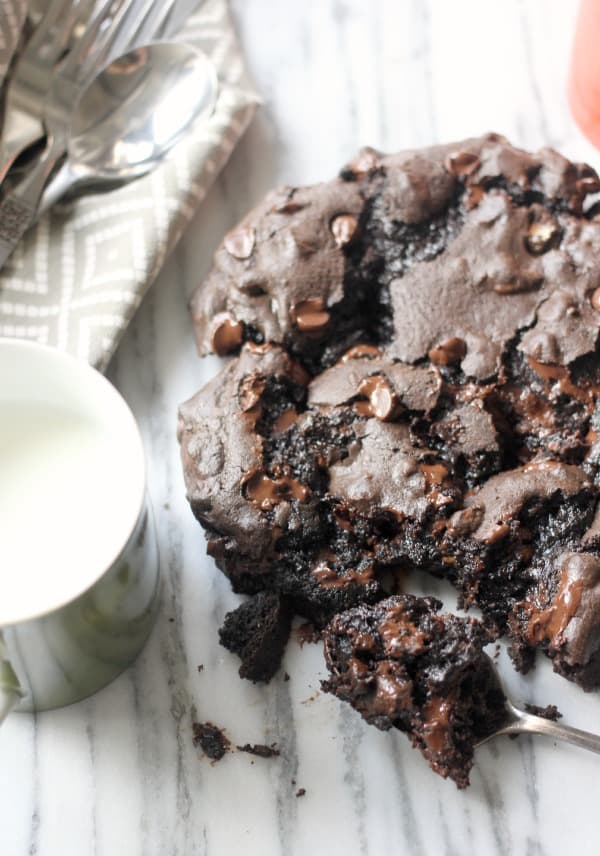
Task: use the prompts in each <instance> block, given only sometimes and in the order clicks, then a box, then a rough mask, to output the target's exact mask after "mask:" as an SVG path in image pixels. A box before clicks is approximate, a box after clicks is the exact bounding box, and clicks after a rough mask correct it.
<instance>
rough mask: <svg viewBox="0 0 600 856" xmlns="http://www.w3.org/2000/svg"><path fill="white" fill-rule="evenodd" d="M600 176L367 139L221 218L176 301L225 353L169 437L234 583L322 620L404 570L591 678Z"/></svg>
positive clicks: (474, 152)
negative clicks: (330, 165) (316, 172)
mask: <svg viewBox="0 0 600 856" xmlns="http://www.w3.org/2000/svg"><path fill="white" fill-rule="evenodd" d="M599 190H600V182H599V181H598V178H597V176H596V174H595V173H594V172H593V171H592V170H591V169H590V168H589V167H588V166H586V165H581V164H580V165H577V164H572V163H570V162H569V161H567V160H565V159H564V158H562V157H561V156H560V155H558V154H557V153H556V152H553V151H551V150H544V151H542V152H540V153H538V154H537V155H530V154H527V153H526V152H522V151H519V150H517V149H514V148H513V147H511V146H510V145H509V144H508V143H507V142H506V141H505V140H504V139H502V138H501V137H498V136H496V135H489V136H487V137H483V138H481V139H476V140H467V141H465V142H463V143H458V144H455V145H451V146H439V147H435V148H431V149H425V150H422V151H412V152H405V153H403V154H400V155H394V156H383V155H380V154H379V153H377V152H374V151H373V150H365V151H363V152H362V153H361V154H360V155H359V157H358V158H357V159H356V160H355V161H354V162H353V163H352V164H350V165H349V166H348V167H346V168H345V169H344V170H343V171H342V173H341V174H340V177H339V178H338V179H336V180H334V181H332V182H329V183H327V184H322V185H318V186H316V187H310V188H301V189H296V188H283V189H280V190H277V191H275V192H274V193H272V194H270V195H269V196H268V197H267V198H266V200H265V201H264V202H263V203H262V204H261V205H260V206H259V207H258V208H257V209H256V210H255V211H253V212H252V213H250V214H249V215H248V217H247V218H246V219H245V220H244V221H243V222H242V224H241V225H240V226H239V227H237V228H236V229H235V230H233V231H232V232H231V233H229V234H228V235H227V236H226V238H225V240H224V242H223V245H222V246H221V247H220V248H219V250H218V251H217V253H216V256H215V264H214V267H213V270H212V271H211V273H210V274H209V277H208V279H207V281H206V282H205V283H203V284H202V285H201V286H200V287H199V289H198V291H197V293H196V295H195V296H194V298H193V302H192V309H193V316H194V322H195V327H196V335H197V339H198V345H199V349H200V352H201V353H207V352H208V351H211V350H212V351H216V352H217V353H219V354H226V353H230V352H234V351H237V350H239V349H240V347H241V353H240V356H239V357H237V358H235V359H234V360H232V361H231V362H230V363H229V364H228V365H227V366H226V367H225V369H223V371H222V373H221V374H220V375H219V376H218V377H217V378H216V379H215V380H213V381H212V382H211V383H210V384H208V386H206V387H205V388H204V389H203V390H201V391H200V392H199V393H198V394H197V395H196V396H195V397H194V398H193V399H191V400H190V401H189V402H187V403H186V404H184V405H182V407H181V409H180V417H179V437H180V441H181V447H182V455H183V462H184V472H185V478H186V485H187V491H188V496H189V499H190V502H191V505H192V509H193V511H194V513H195V515H196V516H197V517H198V519H199V520H200V521H201V522H202V524H203V525H204V527H205V529H206V530H207V533H208V538H209V552H210V553H211V555H213V556H214V557H215V559H216V561H217V563H218V565H219V567H221V568H222V569H223V571H224V572H225V573H226V574H227V575H228V576H229V577H230V579H231V581H232V584H233V587H234V589H235V590H236V591H239V592H243V593H248V594H255V593H257V592H259V591H262V590H270V591H274V592H276V593H277V594H278V595H279V597H280V598H283V601H282V602H285V603H286V604H288V605H291V607H292V609H293V610H294V611H295V612H297V613H299V614H302V615H304V616H306V617H308V618H309V619H311V620H312V621H314V622H315V623H316V624H318V625H319V626H323V625H325V624H326V623H327V622H328V621H330V620H331V619H332V617H333V616H335V615H337V614H338V613H340V612H341V611H343V610H345V609H348V608H354V607H356V606H357V605H358V604H367V605H368V604H376V603H377V602H378V601H380V600H382V599H383V598H385V597H386V595H387V594H388V593H389V591H390V589H393V587H394V585H395V579H396V577H397V574H398V572H401V571H402V569H404V568H407V567H410V568H421V569H424V570H427V571H429V572H430V573H434V574H437V575H441V576H444V577H446V578H447V579H449V580H450V581H451V582H452V583H453V584H454V585H455V586H456V587H457V589H458V590H459V592H460V597H461V601H462V603H463V604H464V605H465V606H468V605H471V604H475V605H477V606H479V607H480V608H481V609H482V610H483V612H484V614H485V615H486V616H487V617H488V619H489V620H490V621H491V622H493V625H494V627H495V628H496V632H497V633H506V634H508V635H509V636H510V638H511V641H512V650H513V656H514V659H515V662H516V664H517V665H518V667H519V668H521V669H523V670H525V669H526V668H527V667H528V666H529V665H531V662H532V658H533V654H534V652H535V650H536V649H538V648H541V649H543V650H544V651H546V652H547V653H548V654H549V656H550V657H551V658H552V660H553V663H554V667H555V668H556V669H557V670H558V671H560V672H561V673H562V674H564V675H566V676H567V677H569V678H572V679H574V680H576V681H578V682H579V683H581V684H582V685H583V686H585V687H586V688H589V687H593V686H597V685H598V684H600V522H599V521H600V516H599V517H598V518H596V516H595V506H596V501H597V495H598V487H597V482H598V477H597V470H598V461H599V460H600V443H599V442H598V440H597V431H598V430H599V428H600V418H599V416H598V413H597V406H596V405H597V399H598V394H599V391H600V359H599V356H598V353H597V350H596V347H597V339H598V332H599V327H600V214H598V215H596V209H595V207H594V206H593V204H592V203H593V201H594V200H593V197H592V198H590V197H589V194H595V193H596V192H598V191H599ZM367 613H368V610H367ZM374 614H377V613H374ZM246 620H249V619H248V618H245V621H246ZM365 620H367V619H365ZM373 620H375V619H373ZM280 636H281V634H280V632H279V637H278V645H279V647H280V641H281V640H280ZM261 644H264V639H261Z"/></svg>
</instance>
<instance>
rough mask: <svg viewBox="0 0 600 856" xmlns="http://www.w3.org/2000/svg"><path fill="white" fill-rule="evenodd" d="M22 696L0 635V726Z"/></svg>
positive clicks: (0, 634)
mask: <svg viewBox="0 0 600 856" xmlns="http://www.w3.org/2000/svg"><path fill="white" fill-rule="evenodd" d="M24 695H25V693H24V692H23V689H22V687H21V684H20V683H19V679H18V678H17V676H16V674H15V670H14V669H13V667H12V666H11V664H10V660H9V659H8V655H7V653H6V645H5V644H4V638H3V636H2V633H0V724H1V723H2V722H4V720H5V719H6V717H7V716H8V714H9V713H10V712H11V710H12V709H13V707H14V706H15V705H16V703H17V702H18V701H19V699H21V698H22V697H23V696H24Z"/></svg>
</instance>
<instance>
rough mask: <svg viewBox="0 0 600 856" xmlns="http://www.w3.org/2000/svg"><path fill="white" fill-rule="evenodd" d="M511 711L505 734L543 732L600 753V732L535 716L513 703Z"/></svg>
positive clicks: (547, 735)
mask: <svg viewBox="0 0 600 856" xmlns="http://www.w3.org/2000/svg"><path fill="white" fill-rule="evenodd" d="M510 713H511V717H512V721H511V722H510V724H508V725H507V726H505V728H503V729H502V732H503V733H504V734H543V735H545V736H546V737H551V738H553V739H554V740H564V741H565V743H571V744H573V745H574V746H579V747H580V748H581V749H589V751H590V752H597V753H598V754H599V755H600V736H599V735H598V734H591V733H590V732H589V731H582V730H581V729H580V728H572V727H571V726H570V725H560V724H559V723H558V722H552V721H551V720H549V719H544V718H543V717H541V716H534V714H532V713H526V712H525V711H524V710H519V708H517V707H515V706H514V705H512V704H511V705H510Z"/></svg>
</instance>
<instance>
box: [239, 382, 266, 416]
mask: <svg viewBox="0 0 600 856" xmlns="http://www.w3.org/2000/svg"><path fill="white" fill-rule="evenodd" d="M265 386H266V381H265V378H264V377H263V375H261V374H258V373H257V372H253V373H252V374H249V375H247V376H246V377H245V378H244V380H243V381H242V382H241V384H240V388H239V392H238V399H239V402H240V407H241V408H242V411H243V412H244V413H247V412H248V411H250V410H253V409H254V408H255V407H256V406H257V405H258V404H259V402H260V399H261V396H262V394H263V392H264V390H265Z"/></svg>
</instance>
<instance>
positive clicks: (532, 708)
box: [525, 704, 562, 722]
mask: <svg viewBox="0 0 600 856" xmlns="http://www.w3.org/2000/svg"><path fill="white" fill-rule="evenodd" d="M525 710H526V711H527V713H532V714H533V715H534V716H541V717H542V718H543V719H549V720H550V721H551V722H557V721H558V720H559V719H562V713H561V712H560V710H559V709H558V708H557V706H556V705H555V704H547V705H546V707H540V706H539V705H537V704H526V705H525Z"/></svg>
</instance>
